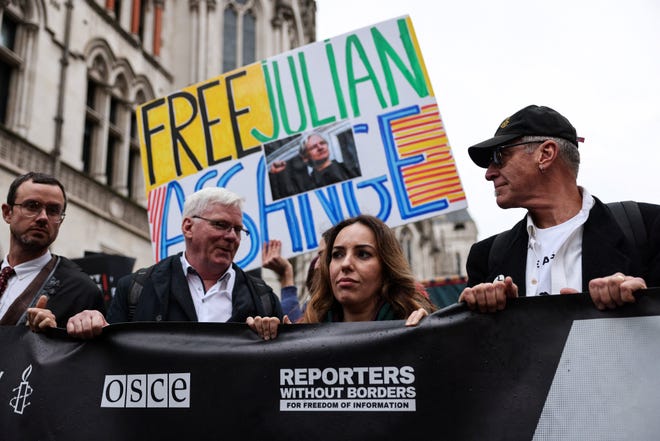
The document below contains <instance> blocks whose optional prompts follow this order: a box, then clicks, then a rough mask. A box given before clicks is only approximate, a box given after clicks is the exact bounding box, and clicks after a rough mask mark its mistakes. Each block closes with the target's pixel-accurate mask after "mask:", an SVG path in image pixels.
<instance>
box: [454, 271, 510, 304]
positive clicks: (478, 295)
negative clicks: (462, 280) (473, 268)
mask: <svg viewBox="0 0 660 441" xmlns="http://www.w3.org/2000/svg"><path fill="white" fill-rule="evenodd" d="M514 297H518V286H517V285H516V284H515V283H513V279H512V278H511V277H509V276H507V277H504V276H498V277H497V278H496V279H495V280H493V283H480V284H478V285H475V286H473V287H471V288H469V287H468V288H465V289H464V290H463V292H462V293H461V295H460V296H459V297H458V302H459V303H460V302H465V303H466V304H467V306H468V308H470V309H472V310H474V309H477V308H478V309H479V311H480V312H495V311H501V310H503V309H504V307H505V306H506V299H507V298H514Z"/></svg>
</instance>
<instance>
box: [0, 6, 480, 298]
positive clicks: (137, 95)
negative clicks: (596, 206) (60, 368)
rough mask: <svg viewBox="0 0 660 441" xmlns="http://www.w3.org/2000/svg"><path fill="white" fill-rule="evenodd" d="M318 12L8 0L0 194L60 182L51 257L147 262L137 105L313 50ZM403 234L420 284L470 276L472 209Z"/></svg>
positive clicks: (2, 38)
mask: <svg viewBox="0 0 660 441" xmlns="http://www.w3.org/2000/svg"><path fill="white" fill-rule="evenodd" d="M315 17H316V3H315V1H314V0H0V23H1V33H0V189H5V191H6V189H7V188H8V186H9V183H10V182H11V181H12V180H13V179H14V178H15V177H16V176H17V175H18V174H21V173H24V172H26V171H29V170H35V171H43V172H47V173H52V174H54V175H56V176H57V177H58V178H59V179H60V180H62V182H63V183H64V185H65V187H66V189H67V192H68V197H69V200H70V203H69V206H68V209H67V217H66V220H65V222H64V223H63V225H62V228H61V230H60V237H59V238H58V240H57V241H56V242H55V244H54V245H53V252H54V253H57V254H62V255H65V256H68V257H73V258H75V257H81V256H82V255H83V253H84V252H85V251H92V252H104V253H110V254H120V255H125V256H130V257H134V258H136V264H135V266H136V268H137V267H142V266H147V265H150V264H152V263H153V252H152V249H151V243H150V238H149V233H148V231H149V230H148V222H147V213H146V195H145V190H144V182H143V175H142V166H141V159H140V155H139V143H138V136H137V131H136V124H135V117H134V114H135V109H136V106H138V105H139V104H141V103H143V102H146V101H149V100H151V99H153V98H157V97H161V96H164V95H167V94H169V93H171V92H173V91H176V90H179V89H181V88H183V87H185V86H187V85H189V84H194V83H197V82H200V81H203V80H205V79H207V78H210V77H212V76H215V75H218V74H219V73H222V72H226V71H229V70H232V69H235V68H237V67H240V66H242V65H244V64H248V63H251V62H253V61H256V60H260V59H263V58H266V57H269V56H272V55H274V54H277V53H280V52H284V51H287V50H289V49H292V48H294V47H296V46H300V45H304V44H307V43H310V42H312V41H314V39H315V34H316V25H315ZM3 197H4V196H3ZM397 234H398V236H399V237H400V239H401V242H402V244H403V246H404V250H405V251H406V254H407V255H408V257H409V259H410V261H411V263H412V266H413V268H414V269H415V272H416V274H417V276H418V277H419V278H420V279H428V278H432V277H438V276H444V275H455V274H462V273H464V269H463V268H464V265H465V258H466V254H467V250H468V249H469V245H470V244H471V243H472V242H473V241H474V240H475V239H476V229H475V225H474V222H472V220H471V219H470V217H469V215H468V214H467V211H462V212H460V213H454V214H450V215H445V216H440V217H438V218H435V219H430V220H427V221H423V222H419V223H416V224H413V225H408V226H405V227H400V228H398V229H397ZM8 244H9V239H8V233H7V231H6V230H5V232H4V233H2V234H0V252H2V253H3V254H4V253H6V251H7V248H8ZM310 259H311V257H310V256H301V257H300V258H297V259H295V262H294V264H295V268H296V274H297V278H298V282H299V283H300V284H302V279H303V278H304V275H305V274H306V269H307V264H308V262H309V260H310ZM264 276H265V278H266V279H267V280H269V281H270V282H273V277H272V274H268V273H267V272H265V273H264ZM273 284H274V285H276V283H273Z"/></svg>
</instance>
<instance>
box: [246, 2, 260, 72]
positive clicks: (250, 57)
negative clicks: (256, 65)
mask: <svg viewBox="0 0 660 441" xmlns="http://www.w3.org/2000/svg"><path fill="white" fill-rule="evenodd" d="M256 31H257V20H256V18H255V17H254V14H253V13H252V10H248V11H247V12H246V13H245V15H243V63H242V64H243V65H246V64H250V63H253V62H254V61H255V59H256V53H257V47H256Z"/></svg>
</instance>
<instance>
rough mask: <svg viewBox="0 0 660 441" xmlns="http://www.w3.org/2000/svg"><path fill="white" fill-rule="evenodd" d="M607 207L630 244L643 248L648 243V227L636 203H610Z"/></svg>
mask: <svg viewBox="0 0 660 441" xmlns="http://www.w3.org/2000/svg"><path fill="white" fill-rule="evenodd" d="M607 207H608V208H609V209H610V212H612V215H614V219H616V222H617V223H618V224H619V227H621V230H622V231H623V234H624V235H625V236H626V240H627V241H628V243H631V244H635V246H636V247H638V248H639V247H641V246H642V245H643V244H645V243H646V227H645V225H644V220H643V219H642V213H641V212H640V211H639V205H638V204H637V202H635V201H621V202H610V203H609V204H607Z"/></svg>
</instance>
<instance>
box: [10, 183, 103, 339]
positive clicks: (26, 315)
mask: <svg viewBox="0 0 660 441" xmlns="http://www.w3.org/2000/svg"><path fill="white" fill-rule="evenodd" d="M66 206H67V198H66V193H65V191H64V186H63V185H62V183H61V182H60V181H58V180H57V179H56V178H55V177H53V176H50V175H47V174H44V173H38V172H28V173H26V174H23V175H21V176H18V177H17V178H16V179H14V181H13V182H12V183H11V185H10V186H9V191H8V192H7V202H6V203H4V204H2V216H3V218H4V220H5V222H7V224H8V225H9V252H8V253H7V255H6V256H5V258H4V260H3V261H2V275H1V276H0V278H2V282H6V284H5V285H4V287H2V282H0V289H3V290H4V291H3V292H0V325H16V324H23V323H25V322H26V321H27V322H28V324H30V325H31V326H32V330H34V331H38V330H40V329H42V327H51V326H56V325H57V324H59V325H61V326H64V324H66V322H67V320H68V319H69V317H71V316H73V315H75V314H76V313H78V312H80V311H83V310H85V309H96V310H98V311H104V309H105V308H104V303H103V296H102V293H101V291H100V290H99V288H98V287H97V286H96V284H95V283H94V282H93V281H92V279H91V278H90V277H89V276H88V275H87V274H85V273H84V272H83V271H82V270H81V269H80V267H78V265H76V264H75V263H73V262H72V261H70V260H69V259H67V258H65V257H62V256H56V255H54V254H51V252H50V250H49V247H50V246H51V245H52V244H53V242H55V239H56V238H57V235H58V233H59V231H60V227H61V226H62V222H64V217H65V214H66ZM29 306H33V307H32V308H28V307H29ZM46 307H47V308H48V309H46ZM100 313H101V312H99V314H100ZM37 317H38V320H36V318H37ZM33 318H34V319H35V320H36V321H35V322H34V323H33ZM36 323H39V324H40V325H36Z"/></svg>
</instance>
